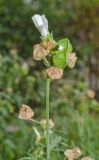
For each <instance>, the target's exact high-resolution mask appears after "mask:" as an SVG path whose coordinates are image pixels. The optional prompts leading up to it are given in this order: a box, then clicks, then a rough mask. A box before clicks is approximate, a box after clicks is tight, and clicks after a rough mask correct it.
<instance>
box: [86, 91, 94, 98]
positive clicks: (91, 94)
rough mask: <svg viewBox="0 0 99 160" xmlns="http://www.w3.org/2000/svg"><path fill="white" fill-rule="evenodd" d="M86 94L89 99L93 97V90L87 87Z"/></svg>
mask: <svg viewBox="0 0 99 160" xmlns="http://www.w3.org/2000/svg"><path fill="white" fill-rule="evenodd" d="M86 94H87V96H88V97H89V98H91V99H92V98H95V92H94V91H93V90H91V89H88V90H87V92H86Z"/></svg>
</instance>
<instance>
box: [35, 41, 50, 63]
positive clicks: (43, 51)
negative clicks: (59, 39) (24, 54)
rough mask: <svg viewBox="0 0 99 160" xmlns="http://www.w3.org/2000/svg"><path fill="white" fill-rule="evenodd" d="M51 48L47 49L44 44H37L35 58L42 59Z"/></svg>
mask: <svg viewBox="0 0 99 160" xmlns="http://www.w3.org/2000/svg"><path fill="white" fill-rule="evenodd" d="M49 52H50V51H49V50H48V49H45V48H44V47H43V45H42V44H36V45H34V47H33V59H35V60H37V61H40V60H42V59H43V58H44V57H46V56H47V55H48V54H49Z"/></svg>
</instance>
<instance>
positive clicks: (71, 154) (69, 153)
mask: <svg viewBox="0 0 99 160" xmlns="http://www.w3.org/2000/svg"><path fill="white" fill-rule="evenodd" d="M64 155H65V157H67V158H68V160H74V159H76V158H78V157H79V156H80V155H81V150H80V148H79V147H75V148H74V149H67V150H66V151H65V152H64Z"/></svg>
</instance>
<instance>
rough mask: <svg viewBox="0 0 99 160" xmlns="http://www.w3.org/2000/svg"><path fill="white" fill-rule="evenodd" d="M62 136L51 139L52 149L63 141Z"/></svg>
mask: <svg viewBox="0 0 99 160" xmlns="http://www.w3.org/2000/svg"><path fill="white" fill-rule="evenodd" d="M61 140H62V137H61V136H57V135H56V136H54V137H53V138H52V139H51V143H50V149H51V150H52V149H53V148H55V147H57V145H58V144H59V143H60V142H61Z"/></svg>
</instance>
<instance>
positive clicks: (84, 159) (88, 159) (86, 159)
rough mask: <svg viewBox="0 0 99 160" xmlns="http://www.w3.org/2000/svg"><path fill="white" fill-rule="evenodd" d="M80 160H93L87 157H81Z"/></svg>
mask: <svg viewBox="0 0 99 160" xmlns="http://www.w3.org/2000/svg"><path fill="white" fill-rule="evenodd" d="M81 160H94V159H92V158H91V157H89V156H88V157H83V158H82V159H81Z"/></svg>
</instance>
